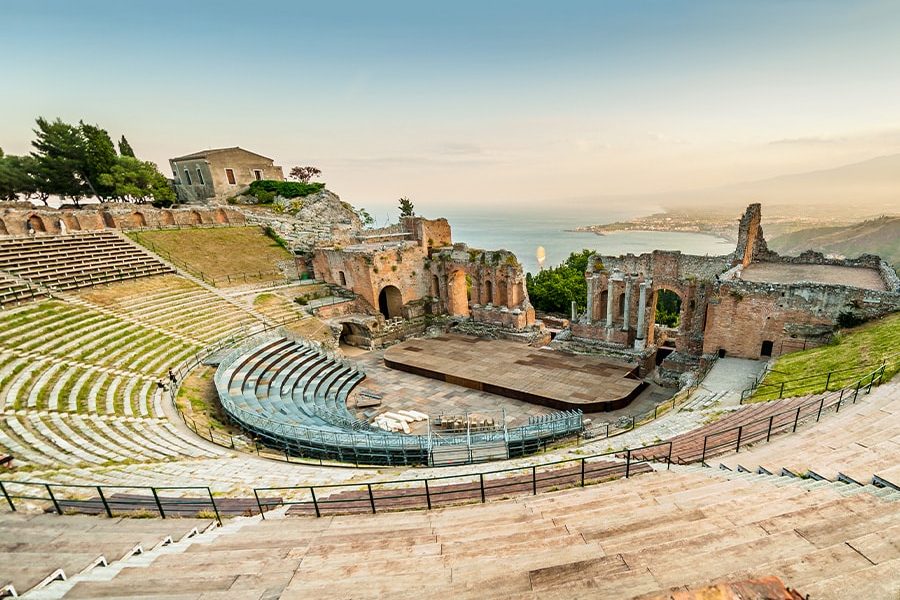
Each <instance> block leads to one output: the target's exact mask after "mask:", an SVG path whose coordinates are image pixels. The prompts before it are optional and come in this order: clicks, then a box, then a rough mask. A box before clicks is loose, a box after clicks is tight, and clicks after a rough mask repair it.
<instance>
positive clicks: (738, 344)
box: [703, 281, 900, 359]
mask: <svg viewBox="0 0 900 600" xmlns="http://www.w3.org/2000/svg"><path fill="white" fill-rule="evenodd" d="M898 310H900V294H897V293H894V292H890V291H874V290H866V289H861V288H854V287H849V286H840V285H822V284H811V283H805V284H799V285H776V284H767V283H754V282H749V281H728V282H722V283H721V284H720V285H719V286H718V290H717V293H716V294H715V296H714V297H713V298H711V300H710V303H709V309H708V316H707V327H706V330H705V336H704V343H703V352H704V353H706V354H715V353H718V352H719V350H720V349H724V350H725V351H726V352H725V353H726V354H727V355H728V356H737V357H740V358H752V359H756V358H759V357H760V356H761V355H762V347H763V342H771V343H772V351H771V353H772V355H773V356H778V355H780V354H783V353H788V352H792V351H794V350H797V349H800V348H802V347H804V346H805V345H806V342H807V341H810V342H812V344H813V345H817V344H821V343H825V342H827V341H829V340H830V339H831V336H832V333H833V331H834V328H835V325H836V323H837V321H838V318H839V316H840V315H841V313H851V314H853V315H854V316H856V317H858V318H861V319H865V320H870V319H876V318H879V317H882V316H885V315H887V314H890V313H892V312H896V311H898Z"/></svg>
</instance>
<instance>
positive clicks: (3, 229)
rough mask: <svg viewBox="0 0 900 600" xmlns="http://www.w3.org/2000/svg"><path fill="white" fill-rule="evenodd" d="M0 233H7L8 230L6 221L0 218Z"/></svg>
mask: <svg viewBox="0 0 900 600" xmlns="http://www.w3.org/2000/svg"><path fill="white" fill-rule="evenodd" d="M0 235H9V230H7V229H6V223H4V222H3V219H0Z"/></svg>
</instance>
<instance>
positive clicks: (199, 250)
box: [129, 226, 293, 286]
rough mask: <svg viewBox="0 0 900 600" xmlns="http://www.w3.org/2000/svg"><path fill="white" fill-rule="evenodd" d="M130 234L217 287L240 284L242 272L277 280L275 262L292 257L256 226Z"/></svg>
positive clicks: (276, 265) (250, 275) (288, 259)
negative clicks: (213, 282)
mask: <svg viewBox="0 0 900 600" xmlns="http://www.w3.org/2000/svg"><path fill="white" fill-rule="evenodd" d="M129 235H130V236H131V237H132V239H134V240H135V241H137V242H138V243H140V244H142V245H144V246H147V247H148V248H150V249H151V250H153V251H155V252H159V253H160V254H161V255H162V256H163V257H171V258H172V259H174V260H175V261H176V263H177V264H180V265H187V267H188V268H189V270H191V271H193V272H194V273H195V274H198V275H199V274H202V275H203V277H204V278H208V279H213V280H215V281H216V285H220V286H227V285H239V284H243V283H244V280H243V276H244V275H247V276H248V277H255V278H256V279H259V277H258V275H259V273H263V277H262V279H263V280H277V279H280V278H281V277H280V275H275V274H274V272H275V271H277V269H278V263H279V262H280V261H291V260H293V256H292V255H291V253H290V252H288V251H287V250H285V249H284V248H282V247H281V246H280V245H279V244H278V242H276V241H275V240H272V239H271V238H269V237H267V236H266V234H265V233H264V232H263V230H262V229H261V228H260V227H256V226H251V227H216V228H211V229H178V230H159V231H143V232H140V233H130V234H129ZM223 257H227V260H223ZM267 274H268V275H267ZM229 276H230V277H231V278H233V279H234V281H233V282H231V284H229V282H228V280H227V278H228V277H229Z"/></svg>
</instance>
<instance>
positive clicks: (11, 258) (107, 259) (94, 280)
mask: <svg viewBox="0 0 900 600" xmlns="http://www.w3.org/2000/svg"><path fill="white" fill-rule="evenodd" d="M0 271H6V272H8V273H12V274H14V275H15V276H17V277H19V278H22V279H24V280H26V281H27V282H29V283H33V284H37V285H42V286H46V287H49V288H51V289H56V290H71V289H75V288H80V287H86V286H93V285H97V284H99V283H110V282H113V281H119V280H123V279H136V278H138V277H147V276H151V275H159V274H163V273H171V272H173V269H172V268H171V267H169V266H168V265H166V264H165V263H163V262H162V261H160V260H159V259H158V258H156V257H155V256H153V255H152V254H150V253H148V252H146V251H145V250H144V249H143V248H140V247H139V246H137V245H135V244H132V243H130V242H128V241H127V240H125V239H123V238H121V237H119V236H118V235H116V234H115V233H112V232H106V231H99V232H91V233H78V234H69V235H54V236H41V237H33V238H32V237H13V238H5V239H0Z"/></svg>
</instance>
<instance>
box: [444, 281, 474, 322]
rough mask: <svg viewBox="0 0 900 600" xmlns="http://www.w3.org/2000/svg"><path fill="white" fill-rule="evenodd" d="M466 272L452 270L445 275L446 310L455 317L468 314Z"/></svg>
mask: <svg viewBox="0 0 900 600" xmlns="http://www.w3.org/2000/svg"><path fill="white" fill-rule="evenodd" d="M467 287H468V286H467V284H466V273H465V271H462V270H456V271H452V272H451V273H450V275H448V277H447V312H449V313H450V314H451V315H453V316H456V317H468V316H469V298H468V289H467Z"/></svg>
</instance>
